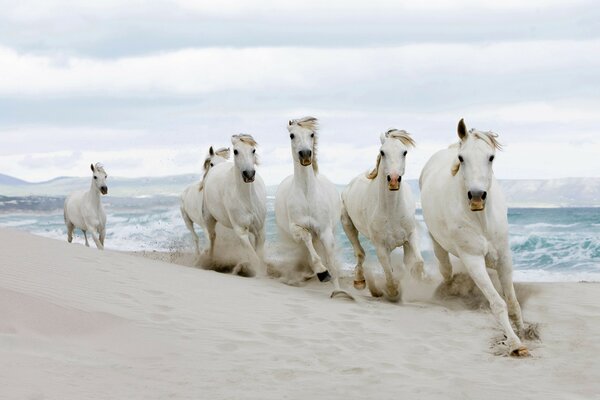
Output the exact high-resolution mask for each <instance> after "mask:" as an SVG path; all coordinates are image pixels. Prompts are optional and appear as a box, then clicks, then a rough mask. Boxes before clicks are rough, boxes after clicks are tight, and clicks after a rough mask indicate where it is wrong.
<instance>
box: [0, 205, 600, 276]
mask: <svg viewBox="0 0 600 400" xmlns="http://www.w3.org/2000/svg"><path fill="white" fill-rule="evenodd" d="M61 203H62V199H57V198H44V197H39V198H37V199H36V201H31V199H30V198H18V197H15V198H4V199H2V201H0V226H2V227H13V228H17V229H22V230H25V231H28V232H31V233H34V234H37V235H41V236H46V237H50V238H54V239H59V240H66V236H67V235H66V228H65V225H64V221H63V212H62V209H61V208H58V207H57V205H59V204H61ZM103 203H104V207H105V210H106V213H107V219H108V222H107V233H106V241H105V245H106V248H107V249H115V250H122V251H136V250H150V251H152V250H156V251H173V250H184V249H189V251H192V248H193V246H192V241H191V237H190V234H189V232H188V230H187V228H186V227H185V225H184V223H183V220H182V218H181V213H180V211H179V199H178V198H177V197H176V196H151V197H147V196H146V197H138V198H111V197H105V198H103ZM273 208H274V198H273V197H272V196H269V197H268V199H267V210H268V211H267V221H266V232H267V242H268V243H269V242H271V243H273V242H275V241H276V240H277V229H276V226H275V216H274V212H273ZM508 221H509V224H510V245H511V249H512V253H513V262H514V270H515V280H517V281H582V280H586V281H600V208H511V209H509V211H508ZM417 222H418V225H419V227H418V229H419V235H420V239H421V240H420V241H421V251H422V253H423V257H424V259H425V262H426V265H427V268H428V269H432V268H437V267H436V265H437V264H436V261H435V257H434V256H433V250H432V245H431V242H430V240H429V237H428V235H427V229H426V227H425V223H424V221H423V216H422V214H421V211H420V210H418V211H417ZM197 230H198V232H199V233H200V236H201V237H202V238H203V236H202V234H201V229H200V228H198V229H197ZM337 238H338V247H339V254H340V258H341V259H342V261H343V263H344V267H345V268H346V269H347V270H350V269H352V268H353V265H354V263H355V261H354V256H353V251H352V246H351V245H350V243H349V242H348V239H347V238H346V236H345V234H344V232H343V230H342V229H341V226H338V229H337ZM89 239H90V241H91V238H89ZM74 241H75V242H76V243H83V236H82V234H81V233H80V232H79V231H76V233H75V239H74ZM361 241H362V243H363V247H364V248H365V250H366V251H367V258H368V259H371V260H373V261H376V256H375V254H374V251H373V248H372V246H371V245H370V243H369V242H368V240H366V239H365V238H361ZM92 246H93V243H92ZM397 251H400V250H397Z"/></svg>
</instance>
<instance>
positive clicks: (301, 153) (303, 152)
mask: <svg viewBox="0 0 600 400" xmlns="http://www.w3.org/2000/svg"><path fill="white" fill-rule="evenodd" d="M298 155H299V156H300V158H303V159H307V158H310V157H311V156H312V151H311V150H300V151H299V152H298Z"/></svg>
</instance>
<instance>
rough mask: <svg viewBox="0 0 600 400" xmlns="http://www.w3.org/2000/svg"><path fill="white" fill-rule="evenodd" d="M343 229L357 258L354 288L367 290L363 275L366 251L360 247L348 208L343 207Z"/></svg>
mask: <svg viewBox="0 0 600 400" xmlns="http://www.w3.org/2000/svg"><path fill="white" fill-rule="evenodd" d="M341 219H342V227H343V228H344V232H346V236H347V237H348V240H350V243H351V244H352V248H353V249H354V256H355V257H356V267H355V268H354V287H355V288H356V289H358V290H362V289H364V288H365V275H364V273H363V262H364V261H365V250H364V249H363V247H362V246H361V245H360V240H359V239H358V229H356V226H354V222H352V219H351V218H350V215H348V212H347V211H346V207H342V218H341Z"/></svg>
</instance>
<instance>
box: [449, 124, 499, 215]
mask: <svg viewBox="0 0 600 400" xmlns="http://www.w3.org/2000/svg"><path fill="white" fill-rule="evenodd" d="M458 137H459V138H460V142H459V143H458V156H457V159H456V160H455V161H454V164H453V165H452V169H451V173H452V175H456V174H458V173H459V172H460V174H461V175H462V179H463V181H464V184H465V188H466V191H467V193H465V194H466V197H467V199H468V201H469V206H470V208H471V211H482V210H483V209H484V208H485V202H486V199H487V195H488V191H489V188H490V185H491V182H492V176H493V174H494V172H493V170H492V164H493V161H494V158H495V157H496V150H501V149H502V145H500V143H499V142H498V140H497V139H496V138H497V137H498V135H497V134H495V133H493V132H482V131H478V130H476V129H471V130H467V126H466V125H465V121H464V119H461V120H460V121H459V122H458Z"/></svg>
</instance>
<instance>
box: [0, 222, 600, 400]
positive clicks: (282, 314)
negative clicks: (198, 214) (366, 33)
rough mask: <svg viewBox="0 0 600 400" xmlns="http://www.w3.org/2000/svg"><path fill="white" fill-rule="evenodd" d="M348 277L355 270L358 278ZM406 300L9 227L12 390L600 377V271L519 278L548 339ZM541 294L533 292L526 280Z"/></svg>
mask: <svg viewBox="0 0 600 400" xmlns="http://www.w3.org/2000/svg"><path fill="white" fill-rule="evenodd" d="M346 286H347V287H348V286H349V285H348V284H347V283H346ZM434 289H435V285H432V286H431V287H423V286H411V285H405V295H404V298H405V302H404V303H403V304H392V303H389V302H386V301H384V300H379V299H372V298H370V297H369V296H368V293H367V292H365V293H359V292H356V291H354V290H353V289H352V290H353V291H352V293H353V294H354V295H355V296H356V301H354V302H353V301H349V300H342V299H330V298H329V293H330V292H331V287H330V285H327V284H322V283H318V282H316V281H315V282H313V281H311V282H309V283H307V285H305V286H302V287H291V286H286V285H284V284H282V283H280V282H278V281H277V280H274V279H268V278H241V277H237V276H231V275H226V274H219V273H216V272H211V271H205V270H201V269H197V268H190V267H185V266H181V265H176V264H171V263H167V262H162V261H156V260H150V259H148V258H146V257H142V256H135V255H128V254H122V253H118V252H114V251H110V250H106V251H104V252H102V251H97V250H96V249H94V248H86V247H84V246H81V245H75V244H68V243H67V242H66V241H64V242H61V241H56V240H52V239H47V238H42V237H37V236H33V235H30V234H27V233H24V232H20V231H15V230H6V229H2V230H0V359H1V360H2V362H1V363H0V382H1V384H0V398H2V399H166V398H174V399H208V398H210V399H242V398H243V399H261V400H264V399H317V398H323V399H325V398H326V399H352V398H364V399H370V398H381V399H389V398H413V399H423V398H440V399H441V398H460V399H463V398H472V399H484V398H485V399H507V398H519V399H526V398H544V399H550V398H569V399H577V398H581V399H589V398H594V397H596V398H597V396H599V395H598V393H600V380H599V379H598V373H599V372H600V340H599V337H600V285H599V284H594V283H556V284H549V283H545V284H519V285H518V291H519V293H520V294H521V301H522V306H523V313H524V318H525V320H526V321H527V322H530V323H537V324H539V327H540V333H541V340H540V341H527V342H526V344H527V345H528V347H529V349H530V351H531V354H532V356H531V357H528V358H524V359H518V358H513V357H508V356H502V355H497V353H502V351H501V344H498V342H499V341H501V337H500V338H499V337H498V336H499V335H501V333H500V329H499V327H498V326H496V324H495V322H494V319H493V318H492V316H491V315H490V314H489V311H488V310H487V309H486V308H485V307H482V308H475V309H472V308H469V307H466V306H461V302H459V301H448V302H440V301H437V300H434V299H433V298H432V297H431V294H432V293H433V290H434ZM525 294H526V295H527V296H524V295H525Z"/></svg>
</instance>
